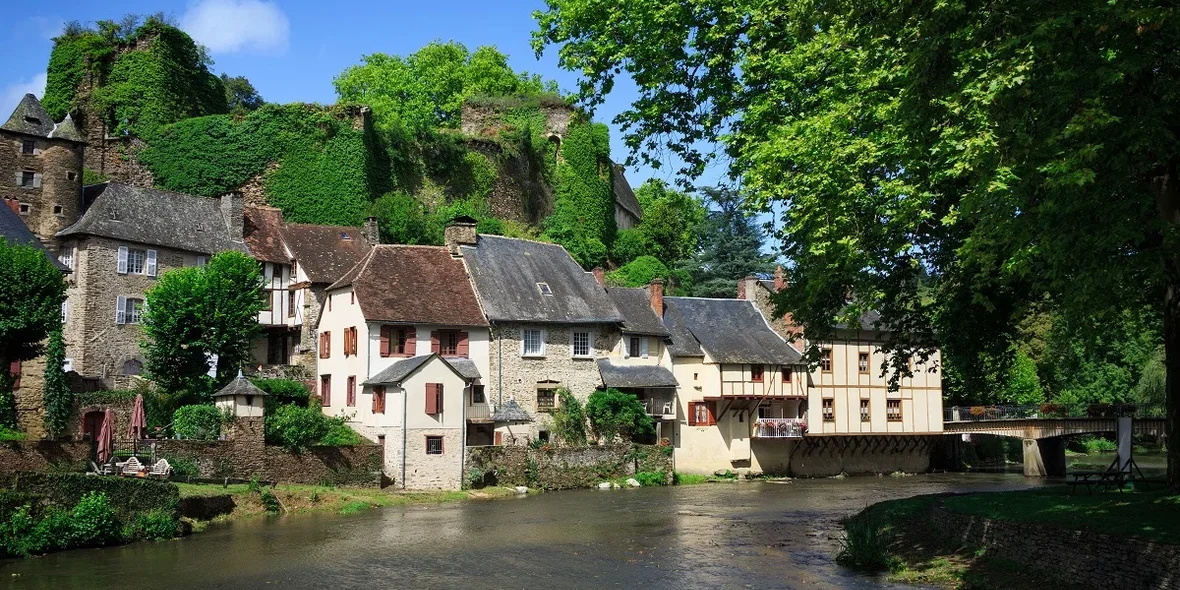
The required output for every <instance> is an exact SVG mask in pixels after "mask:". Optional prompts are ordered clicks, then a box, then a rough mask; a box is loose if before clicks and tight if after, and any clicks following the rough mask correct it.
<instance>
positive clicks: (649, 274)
mask: <svg viewBox="0 0 1180 590" xmlns="http://www.w3.org/2000/svg"><path fill="white" fill-rule="evenodd" d="M671 274H672V273H671V271H669V270H668V267H667V266H666V265H665V264H664V263H663V262H660V261H659V260H658V259H657V258H656V257H654V256H640V257H638V258H636V259H634V260H632V261H631V262H628V263H627V264H625V265H623V266H622V267H621V268H619V269H618V270H616V271H614V272H610V273H607V275H606V282H607V284H610V285H615V286H619V287H643V286H646V285H647V284H649V283H651V281H652V279H655V278H660V279H664V282H665V283H667V282H670V279H669V278H668V277H669V276H671Z"/></svg>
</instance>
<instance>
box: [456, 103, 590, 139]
mask: <svg viewBox="0 0 1180 590" xmlns="http://www.w3.org/2000/svg"><path fill="white" fill-rule="evenodd" d="M538 108H539V109H540V111H541V113H542V114H544V115H545V132H546V133H547V134H553V135H557V136H559V137H565V136H566V134H567V133H568V131H569V126H570V120H572V119H573V116H574V109H573V107H570V106H565V105H541V106H539V107H538ZM504 111H505V107H496V106H491V105H482V104H472V103H465V104H464V105H463V108H462V110H461V111H460V113H459V115H460V123H459V130H460V131H462V132H463V134H464V135H467V136H470V137H494V136H496V135H498V134H499V133H500V131H501V130H502V128H503V122H502V121H501V116H502V115H503V114H504Z"/></svg>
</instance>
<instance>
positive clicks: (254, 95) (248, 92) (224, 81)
mask: <svg viewBox="0 0 1180 590" xmlns="http://www.w3.org/2000/svg"><path fill="white" fill-rule="evenodd" d="M221 85H222V86H224V87H225V104H226V106H227V107H228V108H229V112H230V114H233V115H245V114H246V113H249V112H250V111H256V110H258V107H261V106H262V105H264V104H266V101H264V100H262V95H260V94H258V90H256V89H255V88H254V85H253V84H251V83H250V80H248V79H247V78H246V77H245V76H230V75H229V74H222V75H221Z"/></svg>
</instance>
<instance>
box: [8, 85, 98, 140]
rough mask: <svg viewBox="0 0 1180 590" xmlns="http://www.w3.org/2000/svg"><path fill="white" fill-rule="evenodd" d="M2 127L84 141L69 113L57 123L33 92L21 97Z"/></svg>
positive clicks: (36, 134)
mask: <svg viewBox="0 0 1180 590" xmlns="http://www.w3.org/2000/svg"><path fill="white" fill-rule="evenodd" d="M0 129H3V130H4V131H11V132H13V133H23V134H25V135H33V136H36V137H51V138H54V139H68V140H71V141H77V142H81V141H82V134H81V133H78V128H77V127H76V126H75V125H74V120H73V119H71V118H70V116H69V115H66V118H65V119H63V120H62V122H61V123H60V124H55V123H54V122H53V117H50V116H49V113H48V112H46V111H45V107H43V106H41V101H39V100H37V97H36V96H33V95H32V94H26V95H25V96H24V98H22V99H21V101H20V103H19V104H17V105H16V108H15V109H13V111H12V115H10V116H9V117H8V120H7V121H5V122H4V124H3V125H0Z"/></svg>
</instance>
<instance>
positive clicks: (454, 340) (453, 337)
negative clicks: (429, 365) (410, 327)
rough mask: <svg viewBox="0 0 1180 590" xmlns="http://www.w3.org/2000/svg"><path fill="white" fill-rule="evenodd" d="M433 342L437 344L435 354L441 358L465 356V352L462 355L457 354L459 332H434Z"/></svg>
mask: <svg viewBox="0 0 1180 590" xmlns="http://www.w3.org/2000/svg"><path fill="white" fill-rule="evenodd" d="M434 340H435V341H437V342H438V350H437V351H436V352H438V353H439V354H441V355H443V356H467V355H466V351H464V354H462V355H460V354H459V340H460V335H459V332H456V331H454V330H439V331H438V332H435V336H434Z"/></svg>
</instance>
